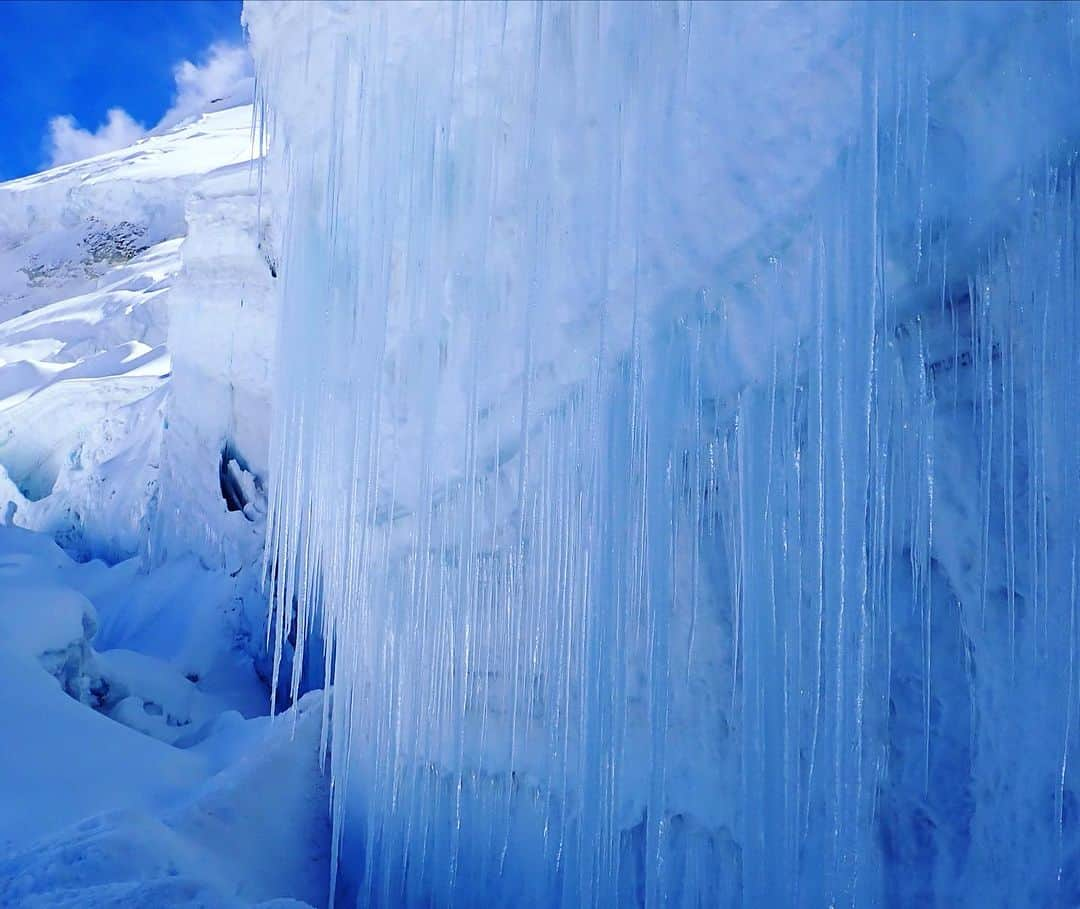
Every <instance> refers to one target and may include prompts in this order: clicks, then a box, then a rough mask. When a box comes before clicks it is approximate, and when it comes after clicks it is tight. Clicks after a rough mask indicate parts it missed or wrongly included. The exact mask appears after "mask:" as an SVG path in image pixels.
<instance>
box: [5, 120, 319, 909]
mask: <svg viewBox="0 0 1080 909" xmlns="http://www.w3.org/2000/svg"><path fill="white" fill-rule="evenodd" d="M251 130H252V111H251V107H250V106H236V107H231V108H229V109H225V110H221V111H216V112H209V113H207V114H205V115H203V116H201V117H197V118H195V119H194V120H193V121H192V122H189V123H186V124H183V125H181V126H180V127H178V128H176V129H173V130H171V131H168V132H164V133H162V134H159V135H154V136H151V137H149V138H147V139H144V140H142V141H140V142H138V143H136V145H134V146H132V147H131V148H128V149H123V150H121V151H118V152H112V153H109V154H105V155H101V156H99V157H97V158H93V159H89V160H87V161H82V162H78V163H76V164H71V165H66V166H63V167H59V168H56V169H54V170H51V171H47V172H45V173H43V174H38V175H35V176H32V177H27V178H24V179H21V180H16V181H12V182H10V183H7V184H3V185H0V662H2V664H3V665H4V667H5V673H6V675H7V678H8V680H9V682H10V684H11V685H12V691H13V700H12V705H11V709H10V710H9V711H8V712H7V715H6V717H5V728H6V729H7V730H8V731H9V733H10V735H11V740H10V746H9V747H5V748H4V749H3V750H2V751H0V777H2V778H3V780H4V785H3V793H2V797H0V906H4V907H12V909H14V907H20V909H22V907H27V909H29V907H61V906H65V907H67V906H71V907H80V909H86V907H118V909H119V907H125V909H127V907H136V906H142V907H147V909H150V907H155V909H156V907H163V906H205V907H223V909H224V907H234V906H235V907H241V906H252V905H259V906H267V907H270V906H273V907H277V909H285V907H288V906H301V905H314V906H324V905H325V904H326V889H327V885H328V881H329V867H328V842H329V840H328V829H327V827H328V821H327V815H326V805H327V800H328V792H327V789H326V781H325V779H324V777H323V775H322V773H321V770H320V768H319V740H320V735H319V733H320V717H321V710H320V708H319V696H318V695H312V696H311V697H309V698H307V699H305V700H304V701H303V702H302V703H301V704H300V705H299V706H298V707H297V708H296V709H295V710H292V711H290V712H289V713H287V714H285V715H284V716H282V717H281V718H279V719H278V720H276V721H273V722H272V721H271V720H270V719H269V718H268V717H267V716H266V713H267V711H268V707H269V696H268V689H267V684H268V683H267V681H266V678H265V676H266V670H265V667H263V666H262V665H259V664H258V660H259V658H260V656H261V654H262V642H261V640H260V639H259V636H260V634H261V629H262V627H263V624H262V618H261V612H262V610H263V608H264V606H263V601H262V598H261V596H260V594H259V592H258V590H257V582H256V580H255V578H256V575H257V568H258V566H257V564H256V563H257V561H258V559H257V554H258V543H257V540H258V526H259V525H258V524H257V521H258V520H260V513H259V511H258V508H259V507H260V506H259V500H258V493H257V490H256V488H255V484H254V480H253V475H252V474H250V473H249V472H247V471H245V470H241V469H240V468H239V467H238V466H237V464H236V462H235V460H234V459H233V460H230V461H229V462H228V463H227V464H226V465H225V467H226V469H229V470H231V473H230V476H231V477H232V482H233V483H234V485H236V486H237V488H238V489H240V490H241V493H240V494H241V495H244V496H246V497H247V498H248V499H249V501H247V502H246V503H245V504H246V513H245V512H243V511H237V512H229V510H228V507H229V506H228V505H227V503H226V500H225V498H224V497H223V493H222V488H221V485H220V484H221V479H220V471H219V462H220V460H221V451H222V450H223V448H224V446H225V445H226V444H228V445H231V446H232V448H233V449H237V450H238V445H239V444H241V443H238V442H237V441H236V440H235V438H234V437H235V436H236V435H237V433H236V432H233V431H231V430H230V428H229V419H230V417H229V414H228V412H227V411H226V410H223V411H222V412H221V415H220V421H219V423H215V422H214V419H213V412H212V411H211V409H210V404H211V401H210V399H209V397H208V395H212V394H213V393H214V391H215V389H217V388H219V387H227V386H228V385H229V384H230V383H232V382H234V381H236V379H237V374H236V370H238V369H242V368H247V369H248V371H249V373H250V371H251V370H252V369H255V370H256V371H257V370H259V369H261V370H262V372H263V373H264V374H265V372H266V371H267V368H266V361H265V359H263V360H261V361H259V362H257V363H256V364H255V366H254V367H244V366H242V365H238V366H237V367H236V368H235V369H234V361H233V359H232V358H230V357H227V356H223V355H222V352H221V351H220V350H219V349H217V348H215V347H214V346H213V344H212V343H211V342H212V338H214V337H220V338H223V339H226V340H227V339H228V338H229V335H230V334H231V333H233V332H234V331H238V330H239V329H238V328H233V327H229V326H226V325H224V324H222V321H223V320H222V317H223V315H224V313H226V312H227V311H228V308H229V306H230V305H235V306H236V307H237V308H239V307H240V306H241V305H242V299H241V298H243V297H247V298H248V299H249V301H250V303H251V306H252V307H254V305H255V304H254V299H253V298H254V297H255V296H257V295H258V296H260V297H261V298H263V299H262V300H260V302H263V305H264V306H265V305H266V304H265V302H264V300H265V298H268V296H269V295H268V293H267V292H266V290H265V288H264V287H263V286H262V283H260V282H262V273H263V272H267V280H270V278H269V274H268V269H267V265H266V261H265V258H264V255H263V253H262V252H260V251H259V249H258V239H257V238H255V237H253V236H252V234H251V233H245V224H246V225H247V228H246V229H247V230H249V231H254V230H255V227H254V225H255V221H256V209H257V206H256V202H255V195H254V193H255V178H256V174H255V172H254V171H253V169H252V165H251V161H252V132H251ZM189 206H190V207H191V209H194V210H197V211H198V212H199V213H200V215H201V217H202V219H203V220H204V221H206V222H210V224H209V225H207V226H206V227H205V228H204V227H203V222H202V221H199V222H198V225H197V226H193V221H192V219H191V211H190V210H189ZM217 224H224V225H227V229H228V230H229V231H231V233H230V234H229V236H228V237H227V238H226V239H227V240H228V241H231V243H226V244H225V245H224V247H223V246H222V245H221V242H220V241H221V240H222V237H221V236H220V235H219V236H218V237H217V238H216V240H217V241H218V246H217V247H216V248H215V249H213V250H209V249H208V250H207V251H206V252H201V253H200V243H201V244H203V247H204V248H205V247H206V246H208V245H209V244H210V243H211V242H212V241H213V239H214V238H213V236H212V231H213V229H214V227H213V226H212V225H217ZM203 234H210V235H211V237H210V238H204V236H203ZM185 246H187V248H188V253H189V255H188V256H185V255H184V247H185ZM223 249H224V250H226V251H227V255H230V256H231V260H229V261H223V259H222V258H221V257H220V256H221V254H222V250H223ZM212 254H217V255H219V258H217V259H212V258H210V261H209V262H208V261H207V260H208V258H209V257H210V256H211V255H212ZM245 269H246V270H245ZM200 273H201V274H200ZM202 275H206V276H207V277H205V278H203V277H202ZM200 280H203V281H205V282H210V281H217V282H218V284H217V285H216V286H214V287H208V286H205V285H203V286H202V287H201V289H200V285H199V283H198V282H199V281H200ZM229 282H231V283H229ZM226 284H228V286H227V287H226ZM230 293H231V296H230ZM185 306H190V307H191V308H193V309H196V310H198V315H195V316H191V315H190V314H188V313H185V312H182V311H181V310H182V309H183V308H184V307H185ZM200 306H202V307H204V308H203V309H199V307H200ZM207 306H213V307H216V315H217V316H218V317H219V318H218V324H212V325H211V326H210V327H211V332H212V333H211V332H207V331H205V330H204V331H203V332H202V333H201V334H200V333H197V332H194V331H192V330H191V329H187V328H185V326H186V325H187V324H189V323H191V322H192V321H194V323H195V325H196V326H198V325H199V323H200V320H202V325H203V327H204V329H205V327H206V325H207V323H208V322H209V321H210V320H211V319H212V318H213V317H212V315H211V314H208V312H207V311H206V309H205V307H207ZM248 330H249V331H251V332H254V333H256V334H257V333H258V331H259V329H258V327H257V326H256V325H254V324H252V325H251V326H248ZM185 332H188V333H187V334H185ZM171 348H172V349H176V348H179V357H178V359H179V361H180V363H181V364H182V365H181V370H180V372H181V379H180V382H181V383H182V385H183V386H184V387H187V386H189V385H190V386H192V391H191V395H192V396H191V397H190V398H185V397H184V395H183V393H180V394H177V393H176V392H174V389H173V383H175V382H176V376H175V375H174V370H175V367H174V356H173V354H172V353H171ZM247 355H248V356H250V355H251V354H250V353H249V354H247ZM265 356H266V348H265V347H263V357H264V358H265ZM195 362H201V363H203V364H204V368H203V369H202V371H201V372H199V371H197V370H196V369H195V367H194V366H191V365H190V364H192V363H195ZM262 381H263V385H264V386H265V384H266V379H265V377H264V378H263V380H262ZM237 384H243V385H244V388H245V391H244V392H243V393H246V394H248V395H257V394H258V389H259V387H260V386H259V381H258V378H257V377H256V378H255V379H251V378H250V377H247V376H244V377H241V379H240V382H238V383H237ZM193 414H197V418H195V417H193ZM259 419H260V420H264V419H265V411H263V412H262V413H260V414H259ZM196 423H197V426H198V431H200V432H202V433H204V434H206V435H207V436H208V437H209V438H207V439H204V438H203V437H202V436H198V437H196V435H195V432H196V430H195V429H194V425H195V424H196ZM262 431H263V433H264V435H265V428H264V429H263V430H262ZM185 433H188V435H185ZM215 433H217V434H218V435H217V436H215ZM226 433H229V435H228V436H227V437H226ZM166 438H168V439H169V440H170V441H172V442H173V450H172V452H171V454H167V453H166V451H165V450H164V443H165V440H166ZM240 439H241V441H242V442H243V443H244V444H245V448H246V450H247V452H248V456H249V457H250V458H251V460H252V462H255V463H261V462H260V458H261V459H262V460H263V461H264V460H265V453H264V452H263V453H260V452H259V451H258V450H257V449H256V448H255V443H250V442H249V440H248V439H246V437H243V436H242V434H241V435H240ZM263 444H265V443H263ZM204 446H205V447H206V449H205V450H203V449H204ZM237 456H239V455H237ZM244 463H245V465H247V463H248V462H247V461H245V462H244ZM204 464H205V465H206V473H207V477H206V478H205V481H198V482H196V480H195V479H194V478H193V477H191V476H189V474H191V473H194V472H195V471H196V470H199V469H201V468H202V466H203V465H204ZM230 465H231V466H230ZM180 472H183V473H184V474H185V478H184V479H183V480H181V479H179V478H178V477H177V474H178V473H180ZM163 476H171V477H172V478H173V484H172V488H171V490H170V495H169V496H168V497H164V498H165V500H166V501H167V502H168V503H171V505H172V507H174V508H177V509H183V512H184V514H183V520H182V522H180V525H179V527H180V529H182V531H183V533H184V534H185V535H186V538H185V540H184V541H183V544H182V545H181V544H180V543H176V542H175V541H176V540H177V536H178V531H177V527H176V526H174V525H172V524H171V523H170V522H169V521H168V520H167V519H166V516H165V514H164V513H163V511H162V509H161V502H162V499H163V496H162V490H161V487H162V477H163ZM260 482H261V481H260ZM178 491H183V492H184V493H185V494H188V498H187V500H186V501H185V502H183V503H182V504H178V501H177V494H178ZM199 495H204V496H205V499H203V500H199V498H198V496H199ZM200 514H201V515H202V516H201V517H200ZM230 519H231V520H230ZM236 525H242V526H243V528H244V529H243V531H241V532H238V533H235V532H233V531H222V530H220V528H229V527H230V526H231V527H234V528H235V527H236ZM249 526H250V527H251V528H253V529H251V530H248V527H249ZM215 527H217V528H219V530H218V533H219V534H220V535H222V536H224V535H226V533H233V534H234V535H235V536H238V537H240V538H244V537H245V536H246V537H250V538H251V540H254V541H256V542H249V543H247V544H244V545H245V546H246V548H244V546H241V547H240V548H241V549H242V550H243V554H244V556H245V557H246V558H247V562H245V563H244V564H241V565H237V564H235V557H234V563H233V564H230V565H228V566H227V565H225V564H224V562H223V556H222V555H221V551H220V547H217V546H216V545H215V544H214V543H213V540H214V528H215ZM165 540H170V541H173V542H174V545H175V548H176V549H177V550H178V551H176V552H175V553H174V556H173V557H172V558H167V557H166V554H165V552H164V548H165V543H164V541H165ZM54 541H55V542H54ZM58 544H59V545H58ZM61 546H62V547H63V548H62V549H61V548H60V547H61ZM73 558H74V560H73ZM151 567H152V569H153V570H148V569H150V568H151ZM260 672H262V673H263V677H260ZM282 779H288V780H290V781H291V782H290V786H289V787H288V789H287V791H286V790H285V789H283V788H282V787H281V786H280V780H282Z"/></svg>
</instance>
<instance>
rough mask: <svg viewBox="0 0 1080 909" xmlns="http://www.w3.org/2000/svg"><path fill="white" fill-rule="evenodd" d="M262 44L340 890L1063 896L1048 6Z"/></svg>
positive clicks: (875, 901)
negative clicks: (321, 646)
mask: <svg viewBox="0 0 1080 909" xmlns="http://www.w3.org/2000/svg"><path fill="white" fill-rule="evenodd" d="M245 20H246V22H247V25H248V27H249V29H250V33H251V36H252V41H253V45H254V52H255V57H256V62H257V68H258V72H259V79H260V83H259V84H260V86H261V90H262V93H263V94H262V104H263V106H264V127H265V129H266V130H267V131H268V133H269V141H270V147H271V149H272V155H273V157H272V160H271V162H270V164H269V166H268V167H269V170H268V183H269V185H270V186H271V187H272V189H273V191H274V192H275V194H276V198H277V199H278V200H279V202H280V203H281V204H279V205H278V206H277V216H278V225H279V226H278V229H279V231H280V233H281V236H282V257H281V274H282V282H283V286H282V290H281V307H282V308H281V316H280V321H279V324H278V347H277V361H276V363H275V374H276V382H277V385H276V398H275V430H274V435H273V441H272V445H271V470H270V476H271V481H272V494H271V502H270V507H271V510H270V517H269V539H268V548H267V575H268V579H269V583H270V585H271V590H272V595H273V599H274V619H275V622H276V634H277V640H278V642H279V647H281V648H285V647H286V645H287V644H288V645H291V644H292V643H293V642H295V643H296V645H297V647H299V648H300V649H301V650H303V648H304V646H305V644H306V643H311V642H313V641H315V642H327V643H328V646H327V647H326V649H325V652H326V662H327V666H326V673H327V675H328V677H329V676H330V675H331V674H332V675H333V678H334V681H335V696H334V705H333V706H334V709H333V712H332V715H331V717H330V726H329V731H330V733H331V740H330V748H331V752H332V758H331V763H332V771H333V776H334V781H335V787H334V793H335V834H336V840H335V848H336V858H337V860H338V864H339V867H340V869H341V872H342V887H343V890H344V892H345V893H346V898H347V899H348V898H351V897H352V896H355V897H356V898H357V899H358V901H359V902H360V904H362V905H386V906H396V905H402V904H405V905H432V904H434V905H458V906H473V905H488V906H495V905H502V906H511V905H512V906H521V905H538V906H541V905H542V906H550V905H560V904H561V905H567V906H588V905H593V906H613V905H644V906H655V905H661V904H664V905H679V906H699V905H709V906H714V905H743V906H781V905H805V906H824V905H834V906H845V905H862V906H871V905H883V904H885V905H897V906H900V905H904V906H907V905H931V904H937V905H970V906H1018V905H1055V904H1064V905H1069V904H1072V903H1074V902H1076V901H1077V900H1080V828H1078V826H1077V822H1076V818H1077V811H1076V805H1077V792H1078V787H1080V780H1078V778H1077V769H1076V763H1077V762H1076V754H1075V751H1076V748H1077V745H1078V744H1080V743H1078V741H1077V732H1078V725H1080V724H1078V719H1080V717H1078V716H1077V710H1078V698H1077V682H1078V678H1077V669H1076V665H1077V663H1076V651H1077V627H1076V625H1077V623H1076V601H1077V586H1076V584H1077V581H1076V551H1077V544H1078V542H1080V528H1078V527H1077V523H1076V508H1075V500H1074V495H1073V493H1072V492H1071V490H1072V489H1074V488H1075V486H1076V483H1077V481H1078V480H1080V475H1078V472H1080V441H1078V440H1080V435H1078V434H1077V433H1076V431H1075V429H1076V424H1075V414H1076V412H1077V411H1076V403H1077V402H1076V398H1075V394H1076V393H1075V391H1074V389H1075V388H1076V387H1077V379H1078V378H1080V377H1078V376H1077V375H1076V371H1077V369H1078V368H1080V366H1078V364H1080V359H1078V357H1080V347H1078V345H1080V325H1078V324H1077V320H1076V275H1077V253H1078V249H1077V242H1078V240H1077V231H1076V226H1075V225H1076V223H1077V214H1078V210H1077V204H1076V201H1075V193H1076V186H1077V173H1076V158H1075V152H1076V141H1077V128H1076V126H1075V117H1074V116H1073V111H1074V109H1075V102H1076V99H1077V88H1078V84H1077V78H1076V72H1075V69H1074V66H1073V60H1074V59H1075V49H1076V37H1077V36H1076V24H1075V23H1076V20H1075V14H1074V10H1073V8H1072V7H1071V6H1067V5H1034V4H1032V5H1027V4H1005V5H1000V6H999V5H991V4H959V5H935V6H933V7H931V6H928V5H918V4H912V5H907V4H899V5H892V4H877V3H873V4H866V5H859V4H855V5H846V4H797V5H796V4H791V5H766V4H747V5H738V6H737V5H733V4H693V5H692V6H691V5H690V4H688V3H687V4H682V3H672V4H663V5H644V4H620V3H602V2H599V3H585V2H577V3H566V4H563V3H549V4H544V5H542V6H541V5H525V4H489V3H476V4H472V3H464V4H455V5H449V4H447V5H435V4H418V3H417V4H412V3H398V4H382V5H380V4H372V5H367V4H333V3H327V4H291V3H249V4H247V6H246V8H245ZM315 652H316V653H317V652H318V650H317V649H316V650H315ZM294 670H295V671H296V673H297V674H296V675H294V687H295V686H296V685H298V677H299V672H300V671H301V669H300V667H298V666H294Z"/></svg>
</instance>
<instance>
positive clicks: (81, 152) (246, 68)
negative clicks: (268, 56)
mask: <svg viewBox="0 0 1080 909" xmlns="http://www.w3.org/2000/svg"><path fill="white" fill-rule="evenodd" d="M173 79H174V80H175V82H176V88H175V91H174V93H173V103H172V106H171V107H170V108H169V109H168V110H167V111H166V112H165V116H163V117H162V118H161V120H159V121H158V123H157V125H156V126H155V127H154V128H155V129H168V128H169V127H171V126H175V125H176V124H178V123H180V122H182V121H184V120H186V119H187V118H189V117H192V116H195V115H196V114H200V113H202V112H203V111H204V110H207V109H208V108H209V107H211V106H212V104H213V102H215V101H221V100H224V99H230V100H231V101H232V102H233V103H243V102H244V101H247V100H250V96H251V94H252V91H253V78H252V65H251V55H250V54H249V53H248V50H247V48H246V47H238V46H236V45H231V44H212V45H211V46H210V48H209V50H208V51H207V52H206V55H205V57H204V59H203V62H202V63H198V64H196V63H192V62H191V61H190V60H181V61H180V62H179V63H177V64H176V66H174V67H173ZM147 132H148V130H147V129H146V127H144V126H143V125H142V124H141V123H138V122H136V121H135V119H134V118H133V117H132V116H131V115H130V114H129V113H128V112H127V111H125V110H124V109H123V108H120V107H114V108H112V109H110V110H109V112H108V114H107V116H106V120H105V122H104V123H102V124H101V125H100V126H99V127H98V128H97V129H96V130H89V129H86V128H85V127H82V126H80V125H79V124H78V121H76V120H75V118H74V117H72V116H68V115H64V116H59V117H53V118H52V119H51V120H50V121H49V132H48V135H47V136H46V140H45V150H46V154H47V156H48V162H49V166H50V167H55V166H56V165H58V164H67V163H69V162H71V161H81V160H82V159H83V158H89V157H92V156H93V155H100V154H103V153H105V152H108V151H113V150H115V149H117V148H124V147H125V146H127V145H131V143H132V142H134V141H135V140H136V139H140V138H142V137H143V136H145V135H146V134H147Z"/></svg>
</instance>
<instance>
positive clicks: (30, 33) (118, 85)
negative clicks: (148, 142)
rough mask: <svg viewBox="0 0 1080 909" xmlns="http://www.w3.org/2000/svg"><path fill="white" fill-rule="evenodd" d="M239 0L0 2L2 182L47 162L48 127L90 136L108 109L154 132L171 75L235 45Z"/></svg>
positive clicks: (169, 93)
mask: <svg viewBox="0 0 1080 909" xmlns="http://www.w3.org/2000/svg"><path fill="white" fill-rule="evenodd" d="M240 7H241V2H240V0H81V2H80V0H0V180H7V179H11V178H12V177H17V176H21V175H23V174H27V173H32V172H34V171H37V170H40V169H41V168H42V167H43V166H44V165H47V164H48V163H49V160H50V152H49V141H48V139H49V131H50V126H49V124H50V120H51V119H52V118H53V117H56V116H59V115H70V116H71V117H73V118H74V120H75V121H77V125H78V126H80V127H83V128H84V129H88V130H90V131H93V130H95V129H97V128H98V127H99V126H100V124H102V123H103V122H104V121H105V120H106V117H107V112H108V111H109V110H110V109H111V108H123V109H124V110H125V111H126V112H127V113H128V114H129V115H130V116H131V118H133V119H134V120H135V121H138V122H139V123H140V124H142V125H144V126H146V127H152V126H154V125H155V124H156V123H157V122H158V121H159V120H160V119H161V117H162V115H164V114H165V112H166V111H167V110H168V109H169V108H170V105H171V104H172V101H173V97H174V94H175V91H176V82H175V79H174V74H173V67H174V66H175V65H176V64H177V63H179V62H180V61H181V60H185V59H186V60H191V61H193V62H195V63H199V62H200V61H201V60H202V59H204V58H205V56H206V54H207V51H208V48H209V47H210V46H211V45H212V44H214V43H228V44H240V43H242V40H243V39H242V32H241V28H240Z"/></svg>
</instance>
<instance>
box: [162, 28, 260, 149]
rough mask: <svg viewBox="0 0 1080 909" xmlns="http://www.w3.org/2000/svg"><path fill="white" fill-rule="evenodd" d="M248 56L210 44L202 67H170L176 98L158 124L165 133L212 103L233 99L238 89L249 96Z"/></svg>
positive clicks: (242, 49)
mask: <svg viewBox="0 0 1080 909" xmlns="http://www.w3.org/2000/svg"><path fill="white" fill-rule="evenodd" d="M251 71H252V70H251V55H250V54H249V53H248V50H247V48H246V47H237V46H235V45H230V44H213V45H211V46H210V50H209V51H207V54H206V59H205V61H204V62H203V63H202V64H201V65H196V64H194V63H192V62H191V61H190V60H181V61H180V62H179V63H177V64H176V66H174V67H173V78H174V79H175V80H176V96H175V98H174V100H173V105H172V107H170V108H169V110H168V111H166V113H165V116H164V117H162V118H161V121H160V122H159V123H158V128H161V129H167V128H168V127H170V126H175V125H176V124H177V123H179V122H180V121H181V120H186V119H187V118H188V117H190V116H192V115H194V114H199V113H202V112H203V111H204V110H206V109H207V107H209V106H210V102H212V101H220V100H222V99H224V98H227V97H229V96H230V95H232V94H233V93H234V92H235V91H236V90H237V88H238V87H242V88H245V89H246V90H247V91H248V92H249V93H250V86H249V85H248V83H250V80H251Z"/></svg>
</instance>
